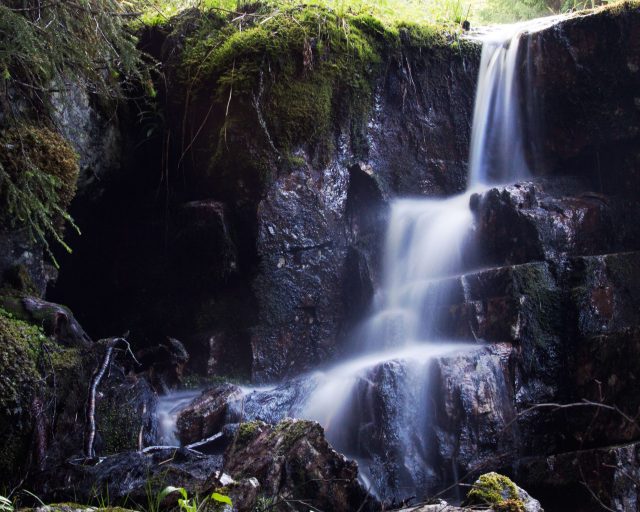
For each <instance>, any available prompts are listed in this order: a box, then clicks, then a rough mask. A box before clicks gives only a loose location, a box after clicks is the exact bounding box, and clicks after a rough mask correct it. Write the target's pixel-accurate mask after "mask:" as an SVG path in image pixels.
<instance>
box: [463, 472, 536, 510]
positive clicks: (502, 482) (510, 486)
mask: <svg viewBox="0 0 640 512" xmlns="http://www.w3.org/2000/svg"><path fill="white" fill-rule="evenodd" d="M467 504H469V505H487V506H490V507H491V508H492V509H493V510H495V511H496V512H524V510H525V508H524V502H523V501H522V499H520V495H519V493H518V488H517V487H516V484H514V483H513V482H512V481H511V479H509V478H508V477H506V476H504V475H499V474H498V473H493V472H492V473H485V474H484V475H481V476H480V478H478V480H476V482H475V483H474V484H473V487H472V488H471V490H470V491H469V493H468V494H467Z"/></svg>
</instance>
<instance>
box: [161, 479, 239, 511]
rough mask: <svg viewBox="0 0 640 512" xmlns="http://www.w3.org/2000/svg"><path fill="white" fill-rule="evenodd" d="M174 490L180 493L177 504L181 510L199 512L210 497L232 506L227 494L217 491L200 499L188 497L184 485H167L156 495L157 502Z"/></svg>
mask: <svg viewBox="0 0 640 512" xmlns="http://www.w3.org/2000/svg"><path fill="white" fill-rule="evenodd" d="M174 492H178V493H180V496H182V497H181V498H179V499H178V506H179V507H180V510H181V511H182V512H201V511H202V510H204V506H205V504H206V503H207V502H208V501H209V499H212V500H213V501H215V502H217V503H222V504H224V505H229V506H230V507H231V506H233V502H232V501H231V498H229V496H225V495H224V494H220V493H218V492H213V493H211V495H210V496H207V497H205V498H204V499H203V500H202V501H199V500H198V498H197V497H194V498H189V495H188V493H187V490H186V489H185V488H184V487H173V486H172V485H168V486H167V487H165V488H164V489H163V490H162V491H161V492H160V494H159V495H158V502H162V500H164V499H165V498H166V497H167V496H169V494H172V493H174Z"/></svg>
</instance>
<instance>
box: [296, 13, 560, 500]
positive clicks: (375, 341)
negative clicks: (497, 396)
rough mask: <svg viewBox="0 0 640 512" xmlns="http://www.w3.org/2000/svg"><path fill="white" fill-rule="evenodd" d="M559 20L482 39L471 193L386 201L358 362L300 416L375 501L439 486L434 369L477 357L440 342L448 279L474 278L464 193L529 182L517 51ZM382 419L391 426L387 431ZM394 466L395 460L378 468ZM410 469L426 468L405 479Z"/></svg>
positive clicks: (530, 132)
mask: <svg viewBox="0 0 640 512" xmlns="http://www.w3.org/2000/svg"><path fill="white" fill-rule="evenodd" d="M554 21H555V20H554V19H553V18H550V19H544V20H534V21H533V22H527V23H523V24H516V25H511V26H508V27H503V28H501V29H500V30H493V31H489V32H488V33H487V34H485V35H484V36H483V38H482V39H483V50H482V57H481V65H480V72H479V78H478V89H477V93H476V100H475V108H474V117H473V128H472V143H471V149H470V158H469V180H468V188H467V191H466V192H465V193H464V194H461V195H458V196H455V197H452V198H448V199H398V200H395V201H393V202H392V204H391V216H390V222H389V226H388V229H387V235H386V247H385V258H384V268H383V281H382V287H381V289H380V290H378V291H377V292H376V297H375V299H374V304H373V307H372V311H371V314H370V315H369V317H368V318H367V319H366V320H365V321H364V322H363V325H362V326H361V327H360V328H359V329H357V332H356V333H355V334H354V339H353V345H354V347H355V348H354V351H355V354H356V355H355V357H353V358H352V359H351V360H349V361H346V362H343V363H341V364H338V365H336V366H335V367H333V368H331V369H329V370H327V371H325V372H317V373H316V374H315V375H314V379H315V380H316V381H317V385H316V387H315V390H314V391H313V392H312V393H311V395H310V396H309V397H308V398H307V400H306V402H305V404H304V406H303V407H302V410H301V416H303V417H307V418H311V419H315V420H317V421H319V422H320V423H321V424H322V425H323V426H324V427H325V430H326V433H327V437H328V439H329V440H330V441H331V443H332V444H333V445H334V446H335V447H336V449H338V450H340V451H343V452H344V453H346V454H348V455H349V456H352V457H354V458H355V459H357V460H358V461H359V463H360V470H361V472H363V473H364V478H363V481H366V482H367V483H368V484H369V485H371V486H372V490H373V491H374V492H380V491H381V490H383V489H384V488H385V486H389V483H390V482H391V481H392V485H391V486H392V487H394V486H395V488H396V491H397V490H398V489H402V488H403V489H404V490H405V491H406V493H407V494H411V493H415V492H416V489H422V490H423V491H424V486H425V485H426V486H428V485H429V482H430V481H434V480H436V478H435V477H434V475H433V474H432V472H431V470H430V468H429V465H430V463H431V462H430V461H431V459H432V455H431V453H430V451H431V450H432V448H431V447H430V446H429V443H428V441H427V440H426V439H424V436H422V437H421V436H420V433H422V434H424V433H425V431H426V430H427V423H428V421H429V415H430V411H429V410H428V409H429V407H428V405H427V402H428V393H429V390H428V387H429V385H428V373H429V372H428V368H429V363H430V361H432V360H433V358H435V357H442V356H446V355H452V354H453V353H454V352H456V351H465V350H466V351H469V350H471V349H473V348H478V345H477V344H476V343H475V342H474V341H473V340H468V341H469V342H468V343H462V342H460V341H458V342H451V341H450V340H447V339H446V338H445V337H443V336H442V329H441V327H442V325H443V322H445V320H446V319H444V318H442V314H440V313H439V311H441V310H442V309H443V308H442V307H440V308H439V307H438V306H439V305H440V306H441V305H442V304H447V300H448V299H449V298H450V297H449V296H450V295H451V293H452V289H451V286H452V282H454V281H455V280H454V279H448V278H451V277H452V276H456V275H458V276H459V275H462V274H463V273H464V272H465V271H468V270H469V269H468V268H465V253H466V251H468V250H471V248H470V247H469V246H468V244H467V240H468V238H469V235H470V231H471V228H472V224H473V216H472V213H471V211H470V208H469V199H470V196H471V194H472V193H474V192H476V191H478V190H481V189H483V188H487V187H488V186H490V185H492V184H506V183H510V182H515V181H517V180H519V179H522V178H526V177H527V176H529V175H530V174H531V165H530V161H531V157H530V153H531V148H532V145H531V143H532V141H533V139H534V138H535V130H534V128H535V120H533V119H532V118H531V115H530V112H528V110H527V109H526V108H525V107H526V106H527V104H528V103H529V102H530V100H531V97H530V96H528V95H527V94H525V92H527V91H524V90H523V89H524V88H523V87H522V84H523V75H522V73H525V75H526V73H527V72H528V69H529V67H530V66H528V58H529V56H528V49H527V48H525V49H524V51H523V49H521V48H520V42H521V41H522V40H524V39H526V34H527V32H530V31H532V30H535V29H539V28H542V27H544V26H547V25H549V24H551V23H553V22H554ZM523 54H524V56H525V60H524V61H523V59H522V55H523ZM524 79H525V82H524V83H526V76H524ZM462 296H463V297H462V299H461V300H462V302H464V293H462ZM449 303H450V302H449ZM390 390H393V391H390ZM385 393H386V394H389V393H395V395H394V399H395V403H394V404H393V407H389V404H386V403H384V400H385V398H387V399H388V397H384V396H383V395H384V394H385ZM381 418H382V420H381ZM380 421H386V422H394V425H393V426H392V427H389V428H387V429H386V430H384V428H382V430H384V432H382V431H381V430H380V428H381V427H380V425H377V424H376V422H380ZM416 433H418V435H416ZM390 439H393V443H392V442H391V441H390ZM374 440H377V441H374ZM380 440H382V445H380V444H379V443H380V442H381V441H380ZM376 443H378V445H376ZM385 443H386V444H385ZM389 457H394V458H395V460H393V461H391V462H390V463H389V464H386V463H385V462H384V461H383V462H380V460H384V459H385V458H387V459H388V458H389ZM452 464H453V462H452ZM412 467H420V468H421V469H420V470H419V471H413V472H412V470H411V469H410V468H412ZM398 468H400V469H398ZM385 472H386V474H385V475H384V476H381V473H385ZM392 473H393V474H392ZM407 474H411V476H407ZM416 475H418V476H416Z"/></svg>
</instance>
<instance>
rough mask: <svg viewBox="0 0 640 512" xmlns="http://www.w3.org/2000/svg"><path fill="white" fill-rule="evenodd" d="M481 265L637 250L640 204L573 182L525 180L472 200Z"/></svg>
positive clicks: (639, 228) (639, 232)
mask: <svg viewBox="0 0 640 512" xmlns="http://www.w3.org/2000/svg"><path fill="white" fill-rule="evenodd" d="M471 207H472V209H474V211H475V215H476V236H475V241H474V243H475V244H476V245H477V253H478V258H479V261H478V263H479V264H481V265H495V264H499V265H501V264H504V263H511V264H517V263H526V262H530V261H542V260H558V259H559V258H562V257H565V256H567V255H574V256H590V255H595V254H605V253H612V252H620V251H629V250H638V249H640V223H638V222H630V220H631V219H640V204H639V203H638V202H637V201H631V200H629V199H625V198H621V197H615V196H605V195H602V194H596V193H593V192H590V191H588V190H585V187H584V186H581V184H580V183H579V182H577V181H575V180H567V179H564V180H553V181H537V182H524V183H519V184H515V185H511V186H506V187H498V188H493V189H491V190H489V191H487V192H484V193H481V194H478V195H476V196H472V199H471Z"/></svg>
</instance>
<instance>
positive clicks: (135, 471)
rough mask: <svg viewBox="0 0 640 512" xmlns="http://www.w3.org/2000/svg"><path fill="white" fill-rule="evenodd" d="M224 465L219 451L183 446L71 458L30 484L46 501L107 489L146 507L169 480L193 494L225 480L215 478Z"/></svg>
mask: <svg viewBox="0 0 640 512" xmlns="http://www.w3.org/2000/svg"><path fill="white" fill-rule="evenodd" d="M221 467H222V459H221V457H220V456H213V455H202V454H198V453H196V452H193V451H190V450H187V449H184V448H181V449H164V450H162V449H161V450H151V451H148V452H126V453H120V454H117V455H112V456H109V457H106V458H104V459H102V460H101V461H100V462H99V463H98V464H95V465H84V464H83V463H82V460H70V461H67V462H65V463H63V464H60V465H58V466H55V467H52V468H51V469H49V470H47V471H45V472H42V473H38V474H36V475H34V477H33V479H32V485H33V486H34V487H33V488H34V489H35V490H36V492H37V494H38V496H39V497H40V498H41V499H43V500H46V501H81V502H84V503H89V502H91V501H92V500H96V499H100V498H101V497H102V493H103V492H104V490H105V489H109V499H110V500H111V503H113V504H124V503H129V504H132V503H133V504H136V505H137V507H145V506H146V505H147V504H148V500H149V498H151V499H153V498H154V497H155V496H157V495H158V494H159V493H160V491H161V490H162V489H163V488H164V487H166V486H167V485H173V486H175V487H184V488H185V489H186V490H187V492H188V493H189V495H190V496H193V495H195V494H196V493H197V494H204V493H205V492H207V491H209V492H211V491H212V490H213V489H214V488H215V487H220V486H221V484H220V482H219V481H218V479H217V476H218V475H221V473H220V470H221ZM129 506H130V505H129ZM137 507H136V508H137Z"/></svg>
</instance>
